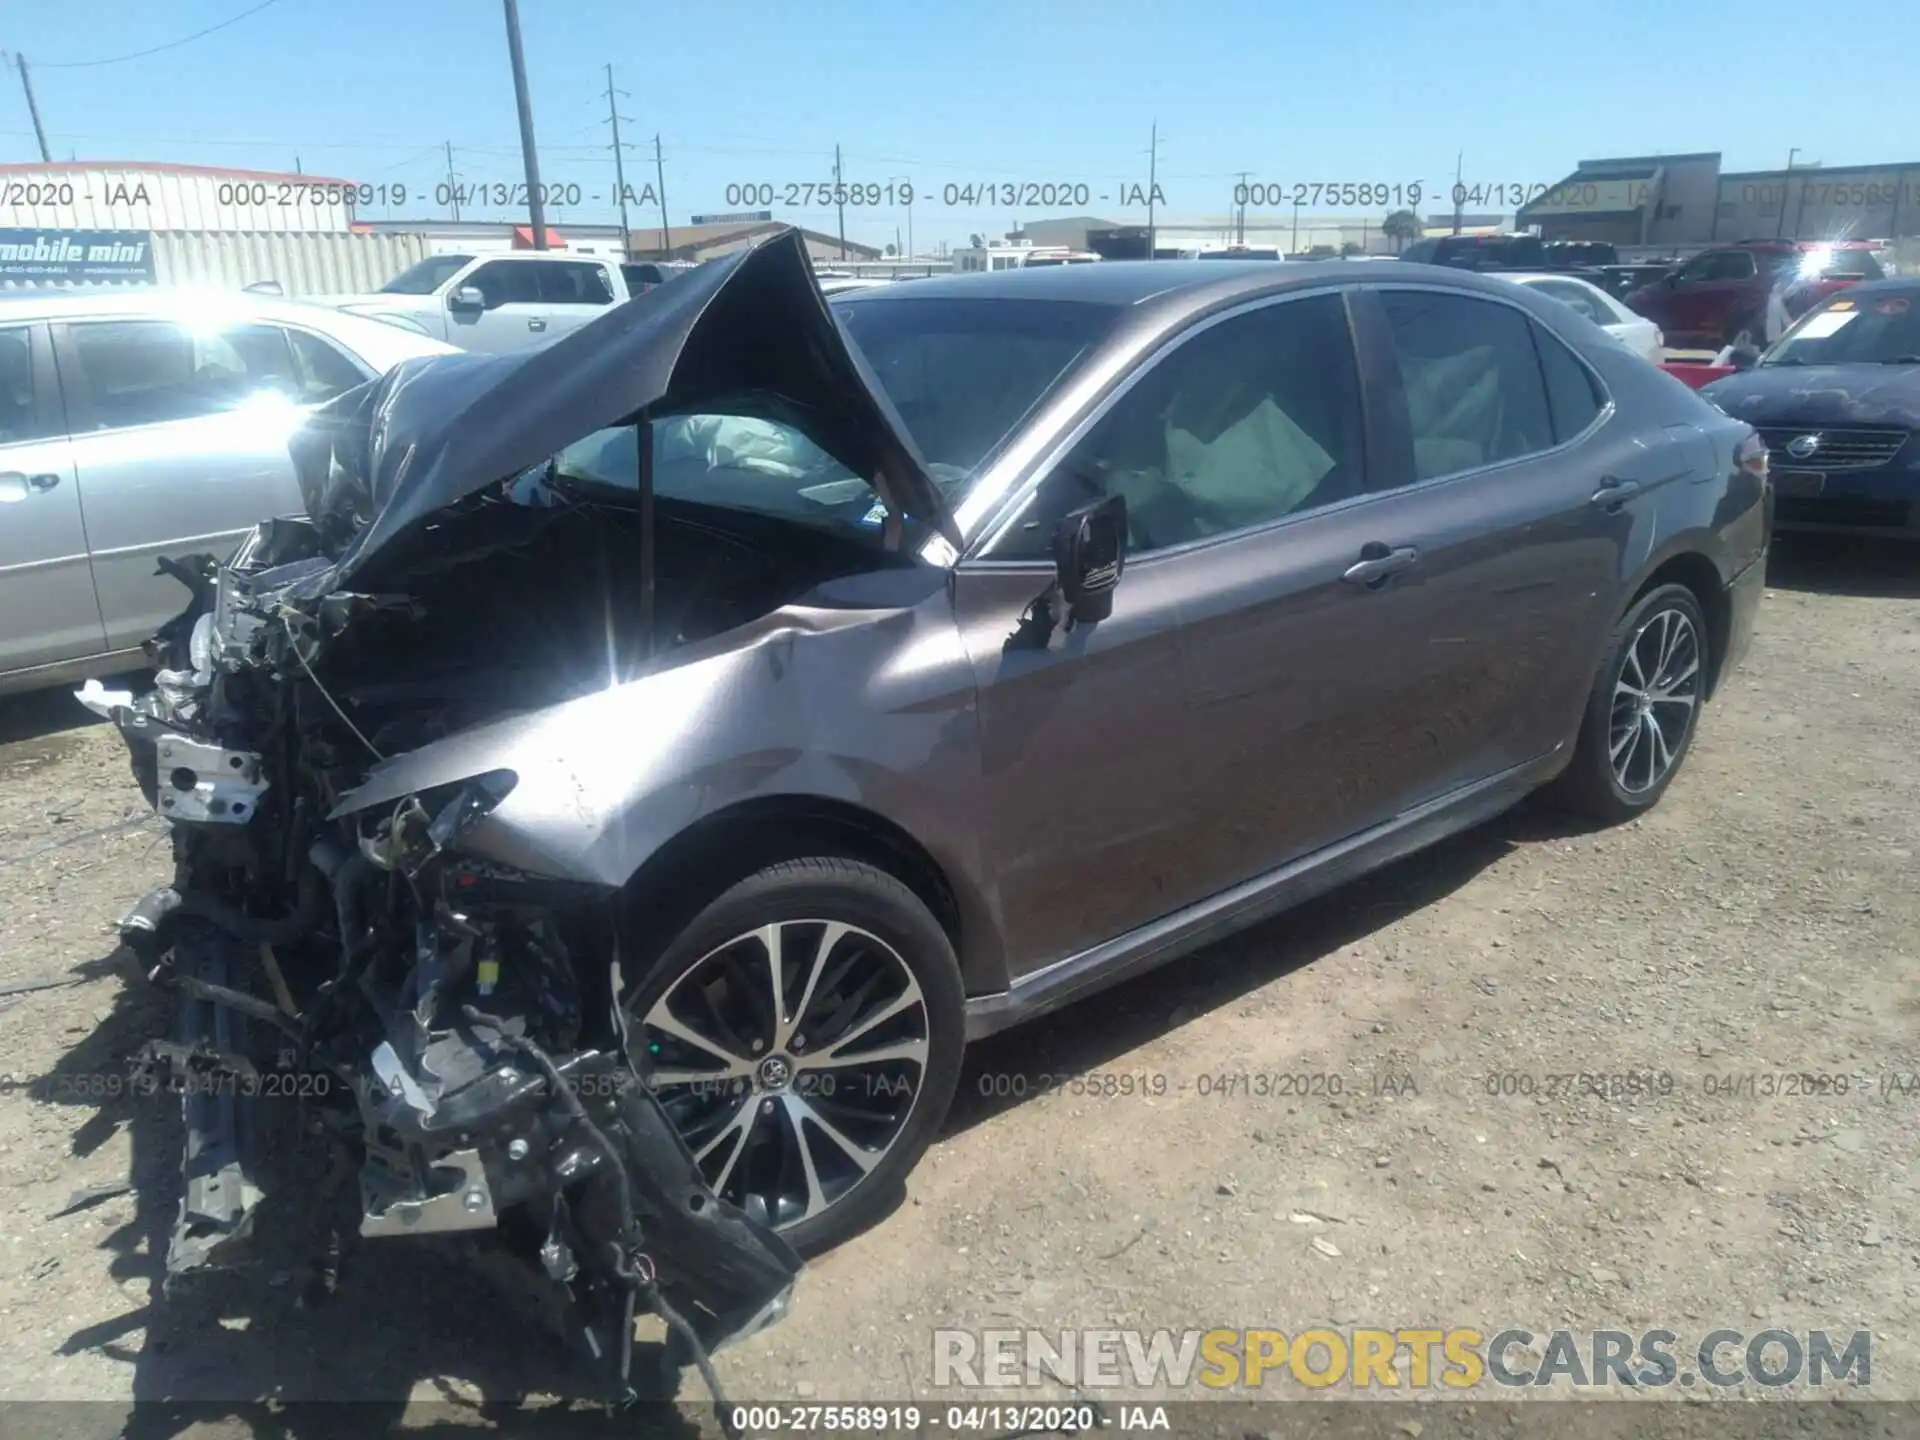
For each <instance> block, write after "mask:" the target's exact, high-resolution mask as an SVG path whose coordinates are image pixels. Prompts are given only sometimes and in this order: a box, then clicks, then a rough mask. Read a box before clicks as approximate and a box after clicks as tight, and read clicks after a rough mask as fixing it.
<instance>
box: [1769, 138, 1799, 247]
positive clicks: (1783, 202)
mask: <svg viewBox="0 0 1920 1440" xmlns="http://www.w3.org/2000/svg"><path fill="white" fill-rule="evenodd" d="M1799 153H1800V147H1799V146H1798V145H1796V146H1794V147H1793V149H1791V150H1789V151H1787V173H1786V177H1785V178H1784V179H1783V180H1781V182H1780V218H1779V219H1778V220H1776V221H1774V222H1773V238H1774V239H1776V240H1778V239H1779V238H1780V237H1781V236H1782V235H1784V234H1785V233H1786V229H1787V187H1788V186H1789V185H1791V184H1792V183H1793V157H1794V156H1796V155H1798V154H1799ZM1806 193H1807V192H1806V187H1805V186H1804V185H1803V186H1801V187H1800V194H1801V197H1802V198H1803V199H1804V198H1805V196H1806ZM1799 228H1800V227H1799V225H1798V224H1797V223H1796V224H1795V226H1794V229H1795V230H1796V231H1797V230H1799Z"/></svg>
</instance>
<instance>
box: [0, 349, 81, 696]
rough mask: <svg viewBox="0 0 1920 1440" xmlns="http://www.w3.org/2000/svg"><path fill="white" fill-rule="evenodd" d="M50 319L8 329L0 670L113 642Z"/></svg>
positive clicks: (2, 379) (1, 397) (1, 437)
mask: <svg viewBox="0 0 1920 1440" xmlns="http://www.w3.org/2000/svg"><path fill="white" fill-rule="evenodd" d="M66 429H67V426H66V420H65V417H64V415H63V412H62V406H61V404H60V394H59V388H58V385H57V382H56V381H55V378H54V371H53V361H52V351H51V348H50V346H49V344H48V338H47V329H46V327H45V326H44V325H8V326H5V327H0V672H5V671H9V670H22V669H26V668H28V667H31V666H34V665H50V664H54V663H56V662H58V661H61V660H74V659H79V658H82V657H84V656H88V655H97V654H99V653H100V652H101V651H102V650H104V649H106V643H105V637H104V634H103V632H102V629H101V625H100V607H99V604H98V603H97V602H96V601H95V599H94V593H93V571H92V568H91V566H90V565H89V564H88V561H87V529H86V524H85V522H84V521H83V520H82V518H81V514H80V487H79V486H78V485H77V484H76V483H75V482H74V474H73V447H72V445H71V444H70V443H69V441H68V439H67V434H66Z"/></svg>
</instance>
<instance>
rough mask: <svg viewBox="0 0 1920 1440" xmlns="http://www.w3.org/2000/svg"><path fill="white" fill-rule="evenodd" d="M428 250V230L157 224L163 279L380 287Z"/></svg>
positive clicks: (288, 288) (309, 291) (300, 287)
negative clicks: (332, 231) (276, 230)
mask: <svg viewBox="0 0 1920 1440" xmlns="http://www.w3.org/2000/svg"><path fill="white" fill-rule="evenodd" d="M426 253H427V247H426V240H425V238H424V237H422V236H420V235H414V234H392V233H384V234H377V235H365V234H362V235H352V234H348V235H327V234H319V235H279V234H233V233H230V232H224V231H217V230H215V231H204V230H176V231H165V230H162V231H157V232H156V233H155V234H154V237H153V258H154V273H155V275H156V277H157V278H158V279H159V281H160V283H161V284H162V285H212V286H216V287H219V288H223V289H224V288H232V289H236V290H237V289H240V288H242V287H244V286H247V285H252V284H256V283H257V282H259V281H262V280H277V281H279V282H280V287H281V289H282V290H283V291H285V293H286V294H287V295H289V296H299V295H350V294H359V293H362V292H364V291H368V290H377V289H379V288H380V287H381V286H382V285H384V284H386V282H387V281H389V280H391V279H392V278H393V277H394V276H395V275H397V274H399V273H400V272H401V271H402V270H404V269H406V268H407V266H409V265H411V264H413V262H414V261H416V260H418V259H420V258H421V257H422V256H423V255H425V254H426Z"/></svg>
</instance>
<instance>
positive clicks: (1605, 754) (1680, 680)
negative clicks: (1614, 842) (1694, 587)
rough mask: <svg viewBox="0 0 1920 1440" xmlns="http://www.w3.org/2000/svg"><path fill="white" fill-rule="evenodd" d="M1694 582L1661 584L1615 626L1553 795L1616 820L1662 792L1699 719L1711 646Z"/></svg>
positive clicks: (1657, 798)
mask: <svg viewBox="0 0 1920 1440" xmlns="http://www.w3.org/2000/svg"><path fill="white" fill-rule="evenodd" d="M1709 646H1710V641H1709V639H1708V633H1707V622H1706V616H1705V615H1704V614H1703V613H1702V612H1701V609H1700V602H1699V600H1698V599H1697V598H1696V597H1695V595H1694V593H1693V591H1691V590H1689V589H1688V588H1687V587H1686V586H1684V585H1660V586H1657V587H1655V588H1654V589H1652V590H1650V591H1648V592H1647V593H1646V594H1645V595H1643V596H1641V597H1640V599H1639V600H1637V601H1635V602H1634V604H1633V606H1632V607H1631V608H1630V609H1629V610H1628V611H1627V613H1626V614H1625V615H1624V616H1623V617H1622V618H1621V620H1620V623H1619V624H1618V625H1617V626H1615V627H1614V632H1613V637H1612V639H1611V640H1610V641H1609V642H1608V644H1607V651H1606V658H1605V659H1603V660H1602V661H1601V663H1600V669H1599V672H1598V674H1596V675H1595V677H1594V682H1593V690H1592V691H1591V692H1590V694H1589V695H1588V697H1587V708H1586V713H1585V715H1584V717H1583V718H1582V720H1581V724H1580V735H1579V738H1578V739H1577V740H1576V741H1575V742H1574V752H1573V759H1572V760H1571V761H1569V762H1568V764H1567V768H1566V769H1565V770H1564V771H1562V772H1561V774H1560V777H1559V779H1558V780H1556V781H1555V782H1554V785H1553V788H1552V791H1551V793H1552V795H1553V797H1554V798H1555V799H1557V800H1559V801H1560V802H1561V803H1563V804H1565V805H1566V806H1567V807H1568V808H1570V809H1574V810H1578V811H1580V812H1581V813H1583V814H1586V815H1591V816H1592V817H1593V818H1594V819H1596V820H1599V821H1601V822H1602V823H1603V824H1608V825H1617V824H1619V823H1621V822H1622V821H1625V820H1631V819H1633V818H1634V817H1635V816H1637V815H1643V814H1645V813H1646V812H1647V811H1649V810H1651V809H1652V808H1653V807H1654V806H1655V805H1657V804H1658V803H1659V802H1660V797H1661V796H1662V795H1664V794H1665V793H1666V789H1667V786H1668V785H1670V784H1671V783H1673V777H1674V776H1675V775H1677V774H1679V773H1680V766H1681V764H1682V763H1683V762H1684V761H1685V760H1686V757H1687V751H1688V750H1689V749H1690V748H1691V747H1692V744H1693V734H1694V731H1695V730H1696V729H1697V728H1698V727H1699V719H1700V707H1701V705H1702V704H1703V703H1704V701H1705V699H1706V689H1707V685H1706V681H1707V676H1708V675H1709V674H1711V673H1712V669H1711V664H1712V658H1713V657H1712V654H1711V652H1710V649H1709Z"/></svg>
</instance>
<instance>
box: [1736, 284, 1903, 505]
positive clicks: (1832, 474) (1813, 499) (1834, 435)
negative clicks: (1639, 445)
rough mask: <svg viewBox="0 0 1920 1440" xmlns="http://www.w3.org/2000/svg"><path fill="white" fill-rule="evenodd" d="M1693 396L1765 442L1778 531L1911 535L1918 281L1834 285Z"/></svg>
mask: <svg viewBox="0 0 1920 1440" xmlns="http://www.w3.org/2000/svg"><path fill="white" fill-rule="evenodd" d="M1700 393H1701V394H1702V395H1703V396H1705V397H1706V398H1707V399H1709V400H1711V401H1712V402H1713V403H1714V404H1716V405H1718V406H1719V407H1720V408H1721V409H1722V410H1725V411H1726V412H1727V413H1728V414H1729V415H1733V416H1736V417H1738V418H1739V419H1741V420H1745V421H1746V422H1747V423H1748V424H1750V425H1753V426H1754V427H1755V428H1757V429H1758V430H1759V432H1760V434H1761V437H1762V438H1763V439H1765V441H1766V442H1767V446H1768V449H1769V450H1770V452H1771V454H1772V470H1773V484H1774V489H1775V492H1776V494H1777V495H1778V497H1779V498H1778V500H1777V502H1776V506H1777V508H1776V510H1775V518H1776V523H1778V525H1779V526H1780V528H1781V529H1783V530H1785V529H1794V530H1826V531H1858V532H1862V533H1867V534H1880V535H1901V536H1905V537H1907V538H1920V280H1880V281H1875V282H1872V283H1870V284H1864V285H1855V286H1853V287H1851V288H1849V289H1847V290H1845V291H1843V292H1841V293H1840V294H1839V295H1837V296H1835V297H1833V298H1832V299H1830V300H1828V301H1827V302H1826V303H1825V304H1824V305H1822V306H1820V307H1819V308H1818V309H1816V310H1813V311H1811V312H1809V313H1808V314H1806V315H1803V316H1802V317H1801V318H1800V320H1799V322H1798V323H1797V324H1796V325H1794V327H1793V328H1792V329H1791V330H1789V331H1788V332H1787V333H1786V334H1785V335H1783V336H1782V337H1781V338H1780V340H1779V341H1778V342H1776V343H1775V344H1774V345H1773V346H1772V348H1770V349H1769V350H1768V351H1767V352H1766V354H1765V355H1763V356H1761V358H1760V362H1759V364H1757V365H1756V366H1754V367H1753V368H1752V369H1751V370H1748V371H1746V372H1744V373H1742V374H1738V375H1732V376H1729V377H1727V378H1726V379H1723V380H1718V381H1715V382H1714V383H1713V384H1712V385H1709V386H1707V387H1706V388H1705V389H1703V390H1702V391H1701V392H1700Z"/></svg>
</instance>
